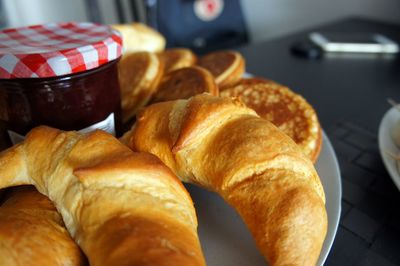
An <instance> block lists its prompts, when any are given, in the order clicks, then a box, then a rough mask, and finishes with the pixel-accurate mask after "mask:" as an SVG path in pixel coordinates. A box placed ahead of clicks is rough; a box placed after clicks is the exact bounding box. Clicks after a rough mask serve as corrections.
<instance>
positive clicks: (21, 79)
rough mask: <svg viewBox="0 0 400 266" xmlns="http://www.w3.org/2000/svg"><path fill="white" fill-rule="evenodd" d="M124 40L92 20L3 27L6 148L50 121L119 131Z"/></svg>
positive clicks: (0, 84)
mask: <svg viewBox="0 0 400 266" xmlns="http://www.w3.org/2000/svg"><path fill="white" fill-rule="evenodd" d="M121 52H122V38H121V35H120V33H119V32H117V31H115V30H113V29H112V28H111V27H109V26H106V25H101V24H95V23H89V22H80V23H77V22H69V23H49V24H43V25H35V26H28V27H22V28H14V29H5V30H2V31H0V137H1V140H0V141H2V143H1V144H2V146H8V145H11V144H15V143H17V142H19V141H21V140H23V138H24V136H25V135H26V133H27V132H28V131H29V130H30V129H32V128H33V127H36V126H39V125H47V126H51V127H55V128H59V129H62V130H80V131H83V132H87V131H90V130H94V129H102V130H105V131H107V132H109V133H111V134H114V135H116V134H118V133H119V132H118V131H119V129H120V114H121V101H120V89H119V83H118V68H117V62H118V60H119V58H120V56H121Z"/></svg>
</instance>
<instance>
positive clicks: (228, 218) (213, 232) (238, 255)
mask: <svg viewBox="0 0 400 266" xmlns="http://www.w3.org/2000/svg"><path fill="white" fill-rule="evenodd" d="M316 169H317V172H318V174H319V176H320V178H321V181H322V185H323V186H324V190H325V195H326V210H327V213H328V233H327V236H326V239H325V242H324V246H323V248H322V251H321V255H320V258H319V261H318V265H322V264H323V263H324V262H325V259H326V257H327V256H328V253H329V250H330V249H331V246H332V243H333V240H334V238H335V234H336V230H337V227H338V224H339V218H340V210H341V198H342V188H341V179H340V172H339V166H338V162H337V159H336V155H335V152H334V150H333V148H332V145H331V143H330V141H329V139H328V137H327V136H326V135H325V133H324V134H323V143H322V150H321V154H320V156H319V159H318V162H317V164H316ZM186 187H187V188H188V190H189V192H190V194H191V196H192V199H193V201H194V204H195V207H196V211H197V215H198V220H199V236H200V241H201V244H202V248H203V251H204V255H205V257H206V261H207V264H208V265H209V266H217V265H218V266H225V265H229V266H236V265H238V266H239V265H240V266H246V265H252V266H257V265H265V260H264V259H263V257H262V256H261V255H260V253H259V252H258V250H257V248H256V245H255V242H254V240H253V238H252V236H251V234H250V232H249V231H248V229H247V227H246V225H245V224H244V223H243V222H242V220H241V218H240V216H239V215H238V214H237V213H236V211H235V210H234V209H233V208H232V207H230V206H228V205H227V204H226V203H225V202H224V201H223V200H222V198H220V197H219V196H218V195H217V194H215V193H212V192H209V191H206V190H203V189H200V188H198V187H195V186H192V185H186Z"/></svg>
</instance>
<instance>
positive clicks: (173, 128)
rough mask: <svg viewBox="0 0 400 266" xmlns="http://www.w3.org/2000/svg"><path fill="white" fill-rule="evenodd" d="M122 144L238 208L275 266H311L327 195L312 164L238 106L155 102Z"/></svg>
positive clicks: (202, 100)
mask: <svg viewBox="0 0 400 266" xmlns="http://www.w3.org/2000/svg"><path fill="white" fill-rule="evenodd" d="M124 139H125V140H126V141H127V142H128V144H129V145H130V146H131V147H132V148H133V149H135V150H138V151H146V152H150V153H153V154H155V155H157V156H158V157H159V158H160V159H161V160H162V161H163V162H165V163H166V164H167V165H168V166H169V167H170V168H171V169H173V171H174V172H175V173H177V175H178V176H179V177H180V178H181V179H182V180H184V181H186V182H191V183H195V184H198V185H200V186H202V187H205V188H207V189H209V190H212V191H216V192H217V193H219V194H220V195H221V196H222V197H223V198H224V199H225V200H226V201H227V202H228V203H229V204H231V205H232V206H233V207H235V208H236V210H237V211H238V212H239V214H240V215H241V216H242V218H243V219H244V221H245V223H246V224H247V226H248V227H249V229H250V231H251V232H252V234H253V236H254V238H255V240H256V242H257V245H258V247H259V250H260V251H261V252H262V254H263V255H264V257H265V258H266V260H267V261H268V262H269V263H271V264H272V265H313V264H315V263H316V261H317V259H318V257H319V253H320V250H321V247H322V244H323V241H324V238H325V235H326V230H327V216H326V210H325V206H324V202H325V195H324V191H323V188H322V185H321V183H320V180H319V177H318V175H317V173H316V171H315V169H314V166H313V164H312V163H311V161H310V160H309V159H308V158H306V157H305V156H304V155H303V154H302V152H301V151H300V150H299V148H298V147H297V145H296V144H295V143H294V142H293V141H292V140H291V139H290V138H289V137H288V136H286V135H285V134H283V133H281V132H280V131H279V130H278V129H277V128H276V127H275V126H273V125H272V124H271V123H269V122H268V121H266V120H263V119H261V118H259V117H258V116H257V115H256V113H255V112H254V111H252V110H250V109H248V108H246V107H245V106H244V104H242V103H241V102H239V101H238V100H235V99H230V98H219V97H213V96H210V95H206V94H202V95H197V96H195V97H192V98H190V99H189V100H178V101H173V102H165V103H158V104H154V105H151V106H149V107H147V108H146V109H145V110H143V111H142V113H141V114H140V115H139V116H138V118H137V122H136V124H135V126H134V128H133V129H132V132H130V133H128V134H126V135H125V137H124Z"/></svg>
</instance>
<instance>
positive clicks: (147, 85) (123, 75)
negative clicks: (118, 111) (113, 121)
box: [118, 52, 163, 122]
mask: <svg viewBox="0 0 400 266" xmlns="http://www.w3.org/2000/svg"><path fill="white" fill-rule="evenodd" d="M162 73H163V64H162V62H161V61H160V60H159V59H158V57H157V55H156V54H154V53H150V52H137V53H130V54H126V55H124V56H123V57H122V59H121V61H120V62H119V63H118V76H119V83H120V88H121V103H122V117H123V121H124V122H127V121H129V120H130V119H131V118H133V117H134V116H135V114H136V112H137V111H138V110H139V109H140V108H141V107H143V106H145V105H146V104H147V103H148V102H149V101H150V99H151V96H152V95H153V93H154V92H155V90H156V88H157V85H158V83H159V81H160V79H161V77H162Z"/></svg>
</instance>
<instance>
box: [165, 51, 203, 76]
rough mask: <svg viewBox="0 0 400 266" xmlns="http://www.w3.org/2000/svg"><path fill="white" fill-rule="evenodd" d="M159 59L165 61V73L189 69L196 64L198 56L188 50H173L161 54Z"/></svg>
mask: <svg viewBox="0 0 400 266" xmlns="http://www.w3.org/2000/svg"><path fill="white" fill-rule="evenodd" d="M159 57H160V59H161V60H163V61H164V73H169V72H171V71H174V70H177V69H180V68H183V67H189V66H192V65H194V64H195V63H196V60H197V58H196V55H195V54H194V53H193V52H192V51H191V50H190V49H186V48H172V49H167V50H165V51H164V52H161V53H159Z"/></svg>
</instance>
